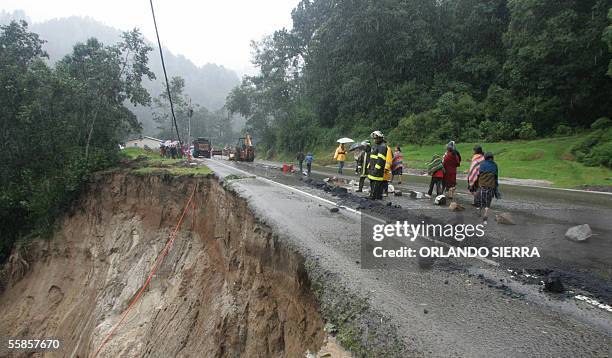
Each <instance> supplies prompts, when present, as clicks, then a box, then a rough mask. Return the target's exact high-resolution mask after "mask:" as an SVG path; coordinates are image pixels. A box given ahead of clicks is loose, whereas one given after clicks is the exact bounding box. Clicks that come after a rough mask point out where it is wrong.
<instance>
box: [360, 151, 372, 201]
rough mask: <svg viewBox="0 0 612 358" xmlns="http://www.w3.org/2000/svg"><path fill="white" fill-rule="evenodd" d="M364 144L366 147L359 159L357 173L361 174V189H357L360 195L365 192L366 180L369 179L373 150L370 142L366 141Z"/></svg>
mask: <svg viewBox="0 0 612 358" xmlns="http://www.w3.org/2000/svg"><path fill="white" fill-rule="evenodd" d="M364 144H365V146H364V148H363V150H362V151H361V153H360V154H359V157H358V158H357V173H358V174H359V189H357V192H358V193H361V192H362V191H363V184H365V180H366V178H367V177H368V169H369V165H370V151H371V149H372V147H371V146H370V141H369V140H367V141H365V142H364Z"/></svg>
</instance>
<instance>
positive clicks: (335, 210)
mask: <svg viewBox="0 0 612 358" xmlns="http://www.w3.org/2000/svg"><path fill="white" fill-rule="evenodd" d="M329 211H331V212H332V213H337V212H338V211H340V209H338V208H331V209H329Z"/></svg>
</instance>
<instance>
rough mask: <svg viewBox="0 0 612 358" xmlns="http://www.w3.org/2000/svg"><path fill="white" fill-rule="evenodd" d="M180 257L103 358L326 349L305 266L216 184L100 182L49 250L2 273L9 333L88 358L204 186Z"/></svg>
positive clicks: (38, 248)
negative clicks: (51, 340)
mask: <svg viewBox="0 0 612 358" xmlns="http://www.w3.org/2000/svg"><path fill="white" fill-rule="evenodd" d="M195 185H197V189H196V192H195V195H194V205H193V206H192V207H191V208H190V209H189V212H188V214H187V216H186V217H187V218H186V220H185V222H184V223H183V226H182V229H181V230H180V232H179V234H178V236H177V238H176V241H175V242H174V244H173V247H172V248H171V250H170V251H169V254H168V256H167V257H166V258H165V260H164V262H163V264H162V265H161V267H160V269H159V271H158V272H157V274H156V275H155V277H154V278H153V280H152V281H151V285H150V287H149V288H148V289H147V290H146V291H145V293H144V294H143V296H142V297H141V298H140V300H139V301H138V302H137V303H136V304H135V306H134V309H133V310H132V311H131V313H130V314H129V316H127V319H126V320H125V321H124V324H123V325H122V326H121V327H120V328H119V329H118V330H117V332H116V334H115V335H114V336H113V337H112V338H111V339H110V341H109V342H108V344H107V345H106V346H105V347H104V348H103V350H102V351H101V353H100V356H105V357H141V356H152V357H174V356H189V357H225V356H231V357H234V356H239V355H242V356H248V357H258V356H260V357H270V356H275V357H276V356H286V357H296V356H304V354H305V352H306V351H307V350H309V351H311V352H312V351H314V352H316V351H318V349H319V348H320V347H321V345H322V344H323V341H324V333H323V324H324V323H323V320H322V318H321V315H320V314H319V311H318V305H317V302H316V300H315V298H314V296H313V294H312V292H311V288H310V282H309V279H308V277H307V274H306V271H305V269H304V264H303V259H302V258H301V256H299V255H298V254H296V253H295V252H293V251H291V250H289V249H287V248H285V247H283V246H282V245H281V242H280V241H279V240H278V239H276V238H275V236H274V235H273V234H272V233H271V231H270V230H269V229H268V228H267V227H266V226H264V225H262V224H260V223H259V222H258V221H257V219H256V218H255V217H254V216H253V214H252V213H251V212H250V211H249V208H248V205H247V204H246V202H245V201H244V200H243V199H241V198H239V197H238V196H236V195H235V194H234V193H232V192H229V191H226V190H225V189H224V187H223V186H222V185H221V184H220V183H219V182H218V180H217V179H215V178H212V177H209V178H188V177H180V178H178V177H173V176H169V175H144V176H138V175H131V174H127V173H125V172H114V173H107V174H101V175H99V176H97V177H95V178H94V179H93V180H92V181H91V183H90V184H89V185H88V188H87V190H86V192H85V193H84V194H83V195H82V198H81V200H80V201H79V202H78V203H76V204H75V206H74V208H73V210H72V211H71V213H69V214H68V215H66V217H65V218H62V219H60V225H59V227H60V229H59V230H58V231H57V233H56V234H55V236H54V237H53V238H52V239H50V240H35V241H33V242H31V243H30V244H28V246H27V247H21V248H19V249H17V250H15V252H14V254H13V256H12V257H11V260H10V261H9V263H8V264H7V265H6V267H5V268H4V270H3V277H2V282H3V284H2V288H3V292H2V293H1V295H0V315H2V317H3V320H2V322H1V323H0V332H1V333H2V334H3V335H7V336H19V337H35V338H43V337H56V338H59V339H61V340H62V348H61V350H60V354H59V356H66V357H90V356H92V354H93V353H94V352H95V350H96V349H97V348H98V346H99V345H100V343H101V342H102V340H103V339H104V337H105V336H106V335H107V334H108V332H109V330H110V329H111V327H112V326H113V325H114V324H115V323H116V322H117V321H118V320H119V318H120V316H121V314H122V313H123V312H124V311H125V309H126V308H127V306H128V305H129V302H130V301H131V300H132V299H133V297H134V295H135V294H136V292H137V291H138V290H139V288H140V287H141V285H142V284H143V283H144V282H145V280H146V277H147V275H148V274H149V271H150V269H151V266H152V265H153V262H154V261H155V259H156V257H157V255H158V253H159V252H160V251H161V250H162V248H163V246H164V245H165V243H166V241H167V240H168V238H169V236H170V233H171V231H172V229H173V228H174V225H176V223H177V220H178V218H179V217H180V214H181V211H182V210H183V208H184V206H185V204H186V202H187V199H188V197H189V195H190V194H191V192H192V190H193V188H194V186H195Z"/></svg>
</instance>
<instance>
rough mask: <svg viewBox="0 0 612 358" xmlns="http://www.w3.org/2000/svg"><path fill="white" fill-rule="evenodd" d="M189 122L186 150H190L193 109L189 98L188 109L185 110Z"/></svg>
mask: <svg viewBox="0 0 612 358" xmlns="http://www.w3.org/2000/svg"><path fill="white" fill-rule="evenodd" d="M187 116H188V117H189V122H188V125H187V148H191V116H193V108H192V107H191V98H189V108H188V109H187Z"/></svg>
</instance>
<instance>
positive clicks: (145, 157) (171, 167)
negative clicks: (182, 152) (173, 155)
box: [122, 148, 213, 176]
mask: <svg viewBox="0 0 612 358" xmlns="http://www.w3.org/2000/svg"><path fill="white" fill-rule="evenodd" d="M122 154H123V156H124V157H125V158H126V159H127V160H128V161H131V162H132V163H136V165H135V166H134V168H133V169H132V172H133V173H134V174H137V175H158V174H169V175H172V176H207V175H209V174H211V173H212V172H213V171H212V170H211V169H210V168H209V167H207V166H206V165H204V164H199V165H197V166H189V164H187V161H186V160H184V159H168V158H162V157H160V156H159V154H158V153H157V152H149V151H145V150H143V149H140V148H128V149H124V150H123V151H122Z"/></svg>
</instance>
